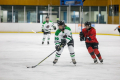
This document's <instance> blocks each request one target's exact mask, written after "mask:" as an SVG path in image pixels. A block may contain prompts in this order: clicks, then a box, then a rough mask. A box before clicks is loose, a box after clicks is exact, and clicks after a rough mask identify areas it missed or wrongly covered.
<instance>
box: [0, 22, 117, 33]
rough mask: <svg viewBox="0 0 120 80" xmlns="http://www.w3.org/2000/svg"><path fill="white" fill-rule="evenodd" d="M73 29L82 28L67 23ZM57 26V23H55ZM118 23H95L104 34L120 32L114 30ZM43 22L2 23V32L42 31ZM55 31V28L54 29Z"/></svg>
mask: <svg viewBox="0 0 120 80" xmlns="http://www.w3.org/2000/svg"><path fill="white" fill-rule="evenodd" d="M66 25H67V26H69V27H70V28H71V30H72V32H74V33H75V32H79V31H80V30H81V29H79V28H78V27H77V25H78V24H66ZM55 26H57V24H56V23H55ZM117 26H118V25H113V24H95V29H96V32H97V33H102V34H119V33H118V31H114V29H115V28H116V27H117ZM41 27H42V24H41V23H0V32H32V30H34V31H41ZM52 32H55V30H52Z"/></svg>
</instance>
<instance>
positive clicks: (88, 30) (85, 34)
mask: <svg viewBox="0 0 120 80" xmlns="http://www.w3.org/2000/svg"><path fill="white" fill-rule="evenodd" d="M84 40H85V43H86V47H87V49H88V52H89V53H90V55H91V57H92V58H93V60H94V63H98V61H97V58H96V56H97V57H98V59H99V61H100V62H101V63H103V59H102V57H101V54H100V52H99V50H98V44H99V43H98V41H97V38H96V30H95V29H94V28H93V27H91V23H90V22H85V28H84V29H82V32H80V41H84Z"/></svg>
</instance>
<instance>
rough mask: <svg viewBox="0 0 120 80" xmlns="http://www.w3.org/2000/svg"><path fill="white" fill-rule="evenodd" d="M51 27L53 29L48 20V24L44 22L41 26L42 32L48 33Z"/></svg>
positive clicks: (52, 24)
mask: <svg viewBox="0 0 120 80" xmlns="http://www.w3.org/2000/svg"><path fill="white" fill-rule="evenodd" d="M51 27H54V23H53V22H52V21H50V20H49V22H46V21H44V22H43V24H42V29H43V30H44V32H50V31H51Z"/></svg>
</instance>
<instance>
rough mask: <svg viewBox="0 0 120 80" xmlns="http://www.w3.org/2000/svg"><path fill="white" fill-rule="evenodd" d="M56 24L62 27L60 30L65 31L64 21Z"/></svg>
mask: <svg viewBox="0 0 120 80" xmlns="http://www.w3.org/2000/svg"><path fill="white" fill-rule="evenodd" d="M57 24H58V26H62V27H63V29H62V30H64V29H65V23H64V21H58V22H57Z"/></svg>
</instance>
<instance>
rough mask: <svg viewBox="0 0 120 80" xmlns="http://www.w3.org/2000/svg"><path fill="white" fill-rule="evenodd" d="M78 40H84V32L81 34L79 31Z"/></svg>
mask: <svg viewBox="0 0 120 80" xmlns="http://www.w3.org/2000/svg"><path fill="white" fill-rule="evenodd" d="M79 35H80V41H84V34H83V32H80V34H79Z"/></svg>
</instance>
